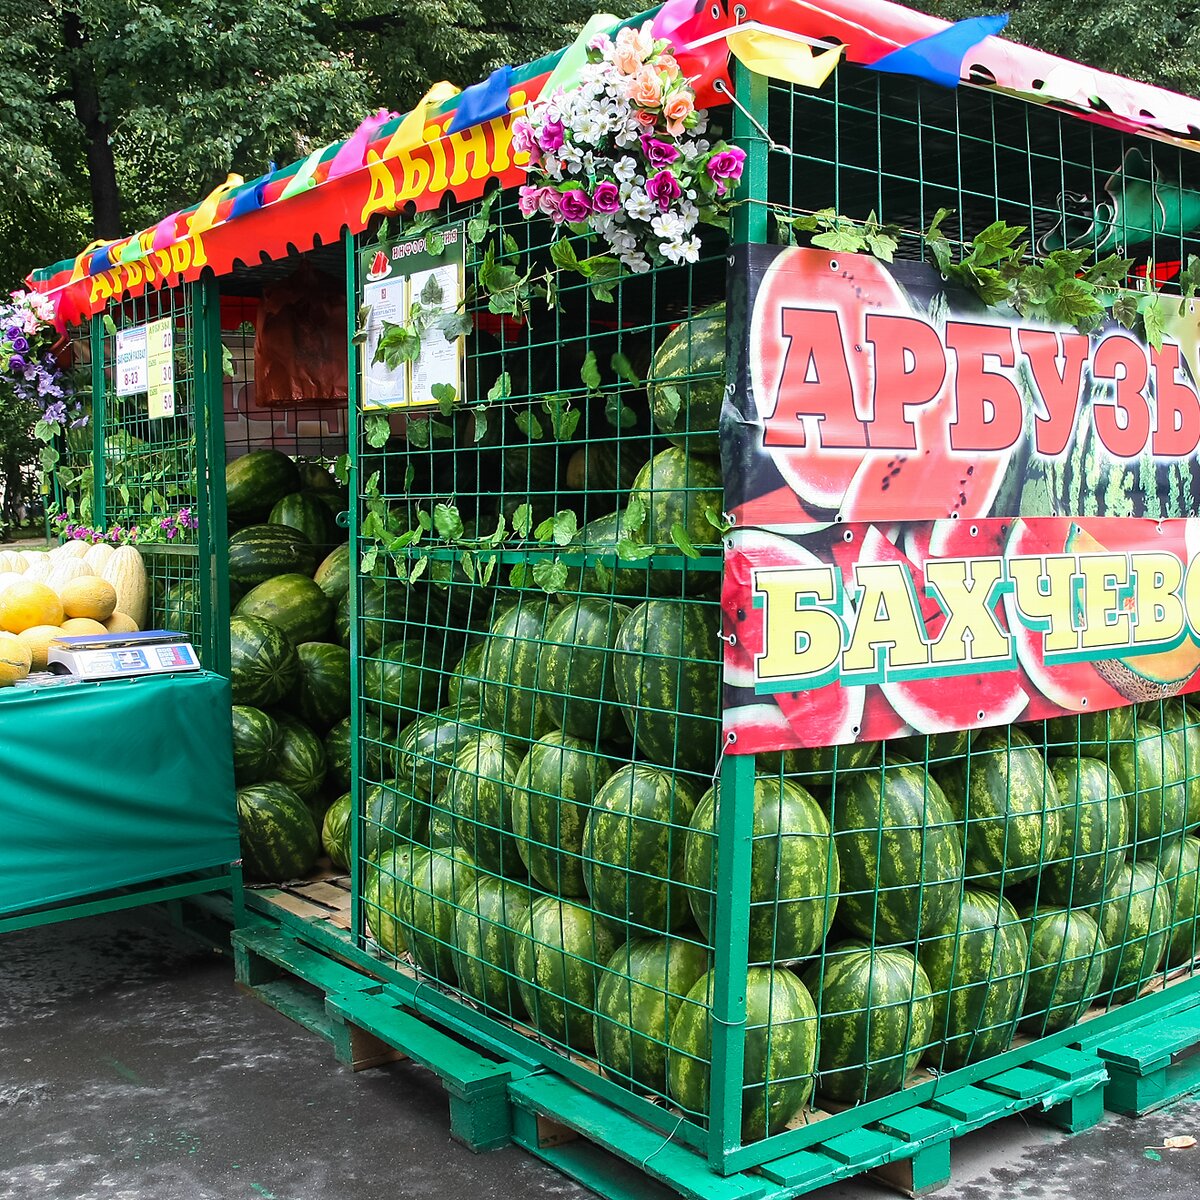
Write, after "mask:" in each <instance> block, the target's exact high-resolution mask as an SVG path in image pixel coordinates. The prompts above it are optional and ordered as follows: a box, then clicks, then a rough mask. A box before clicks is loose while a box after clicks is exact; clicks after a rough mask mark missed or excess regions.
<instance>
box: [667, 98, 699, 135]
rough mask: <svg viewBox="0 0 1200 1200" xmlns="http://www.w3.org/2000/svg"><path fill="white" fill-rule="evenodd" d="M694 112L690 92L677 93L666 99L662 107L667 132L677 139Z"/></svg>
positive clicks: (694, 108) (694, 107)
mask: <svg viewBox="0 0 1200 1200" xmlns="http://www.w3.org/2000/svg"><path fill="white" fill-rule="evenodd" d="M695 111H696V106H695V104H694V103H693V102H692V94H691V93H690V92H685V91H679V92H676V93H675V94H674V95H673V96H669V97H668V98H667V101H666V103H665V104H664V105H663V116H664V117H665V118H666V120H667V131H668V132H669V133H671V134H672V135H674V136H675V137H679V135H680V134H681V133H683V131H684V129H685V128H686V126H685V125H684V122H685V121H686V120H687V119H688V117H690V116H691V115H692V113H694V112H695Z"/></svg>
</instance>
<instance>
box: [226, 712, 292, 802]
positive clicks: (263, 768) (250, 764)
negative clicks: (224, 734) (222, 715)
mask: <svg viewBox="0 0 1200 1200" xmlns="http://www.w3.org/2000/svg"><path fill="white" fill-rule="evenodd" d="M282 741H283V735H282V734H281V733H280V732H279V726H278V725H277V724H276V723H275V720H274V718H273V717H271V716H269V715H268V714H267V713H265V712H263V710H262V709H261V708H252V707H251V706H250V705H248V704H235V705H234V706H233V778H234V781H235V782H236V783H237V785H238V786H239V787H245V786H246V785H247V784H251V783H261V782H262V781H263V780H264V779H271V778H273V777H274V774H275V767H276V764H277V763H278V761H279V751H280V748H281V745H282Z"/></svg>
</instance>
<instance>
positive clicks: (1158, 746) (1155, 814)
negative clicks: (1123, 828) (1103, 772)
mask: <svg viewBox="0 0 1200 1200" xmlns="http://www.w3.org/2000/svg"><path fill="white" fill-rule="evenodd" d="M1175 744H1176V739H1175V738H1164V737H1163V734H1162V730H1161V729H1159V727H1158V726H1157V725H1151V724H1150V723H1149V722H1148V721H1139V722H1138V723H1137V736H1136V738H1135V739H1134V740H1133V741H1131V742H1122V743H1120V744H1118V745H1116V746H1111V747H1110V748H1109V758H1108V762H1109V766H1110V767H1111V768H1112V772H1113V774H1114V775H1115V776H1116V777H1117V779H1118V780H1119V781H1120V783H1121V787H1122V789H1123V790H1124V792H1125V797H1126V799H1125V804H1126V807H1127V809H1128V811H1129V827H1130V835H1131V838H1132V840H1133V843H1134V847H1133V856H1134V858H1146V859H1151V860H1153V859H1154V858H1156V857H1157V856H1158V851H1159V848H1160V846H1161V844H1162V841H1163V839H1170V838H1173V837H1178V836H1179V835H1180V834H1182V833H1183V831H1184V829H1185V828H1186V827H1187V809H1188V797H1187V789H1186V787H1185V785H1184V779H1183V765H1182V763H1181V762H1180V760H1179V757H1178V755H1177V754H1176V751H1175Z"/></svg>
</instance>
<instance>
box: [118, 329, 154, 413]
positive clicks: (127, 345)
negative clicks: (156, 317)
mask: <svg viewBox="0 0 1200 1200" xmlns="http://www.w3.org/2000/svg"><path fill="white" fill-rule="evenodd" d="M115 368H116V369H115V375H114V381H115V383H116V393H117V395H118V396H136V395H137V394H138V393H139V392H144V391H145V390H146V327H145V326H144V325H139V326H137V328H135V329H121V330H118V331H117V353H116V360H115Z"/></svg>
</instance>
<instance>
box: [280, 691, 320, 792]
mask: <svg viewBox="0 0 1200 1200" xmlns="http://www.w3.org/2000/svg"><path fill="white" fill-rule="evenodd" d="M275 722H276V724H277V725H278V726H279V734H280V739H281V740H280V745H279V758H278V759H277V761H276V763H275V778H276V779H278V780H279V781H280V782H281V783H286V784H287V785H288V787H290V788H291V789H292V791H294V792H295V793H296V795H297V796H299V797H300V798H301V799H302V800H303V801H304V802H305V804H307V805H308V806H309V807H310V808H312V809H313V810H314V811H315V810H316V808H317V807H318V806H319V804H320V796H321V787H322V785H323V784H324V783H325V746H324V743H322V741H321V739H320V738H319V737H318V736H317V735H316V734H315V733H314V732H313V731H312V730H311V729H310V728H309V727H308V726H307V725H305V724H304V722H303V721H298V720H296V718H295V717H292V716H288V715H286V714H285V713H280V712H277V713H276V714H275Z"/></svg>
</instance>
